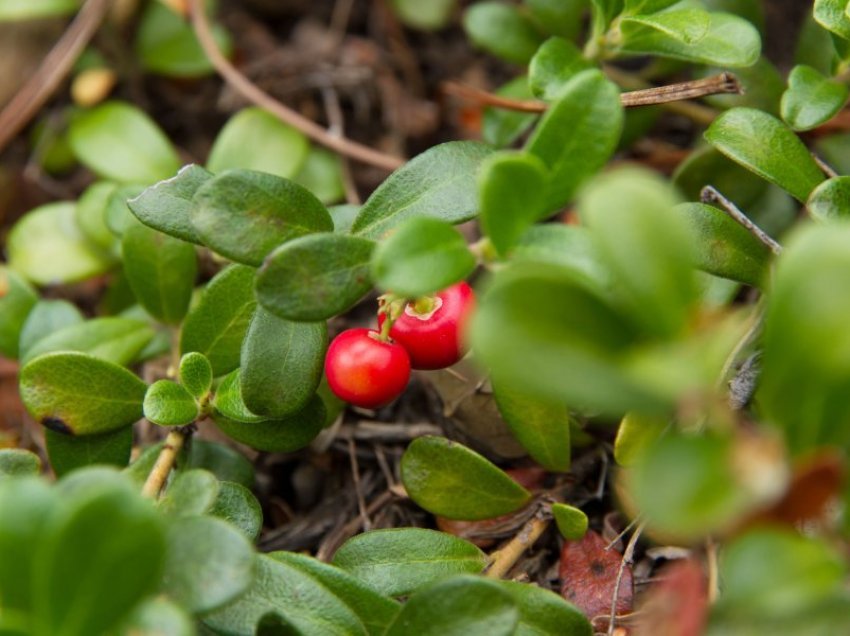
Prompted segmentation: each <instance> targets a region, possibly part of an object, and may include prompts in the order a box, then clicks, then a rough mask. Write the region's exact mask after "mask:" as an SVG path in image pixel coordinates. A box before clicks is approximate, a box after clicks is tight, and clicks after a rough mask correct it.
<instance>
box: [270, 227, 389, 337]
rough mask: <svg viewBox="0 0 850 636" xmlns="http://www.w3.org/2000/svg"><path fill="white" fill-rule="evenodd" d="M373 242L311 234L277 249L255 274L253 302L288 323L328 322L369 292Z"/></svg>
mask: <svg viewBox="0 0 850 636" xmlns="http://www.w3.org/2000/svg"><path fill="white" fill-rule="evenodd" d="M374 247H375V243H374V241H371V240H369V239H365V238H360V237H358V236H351V235H348V234H330V233H327V234H326V233H322V234H314V235H311V236H303V237H301V238H299V239H296V240H294V241H289V242H288V243H285V244H284V245H281V246H280V247H279V248H277V249H276V250H275V251H274V252H272V253H271V254H269V256H268V258H266V261H265V263H263V266H262V267H261V268H260V269H259V271H258V272H257V282H256V292H257V300H258V301H259V302H260V304H261V305H262V306H263V307H264V308H265V309H267V310H269V311H270V312H271V313H273V314H275V315H276V316H280V317H281V318H285V319H287V320H296V321H299V320H301V321H308V322H310V321H318V320H327V319H328V318H331V317H333V316H336V315H337V314H341V313H343V312H345V311H347V310H348V309H350V308H351V307H353V306H354V305H355V303H357V301H358V300H360V299H361V298H362V297H363V296H364V295H365V294H366V293H367V292H368V291H369V290H370V289H372V282H371V280H370V277H369V261H370V258H371V256H372V250H373V249H374Z"/></svg>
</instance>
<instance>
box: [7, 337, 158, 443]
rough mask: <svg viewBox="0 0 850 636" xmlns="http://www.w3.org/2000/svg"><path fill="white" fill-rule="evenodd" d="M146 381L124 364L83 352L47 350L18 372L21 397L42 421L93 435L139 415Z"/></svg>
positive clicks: (53, 426) (137, 417)
mask: <svg viewBox="0 0 850 636" xmlns="http://www.w3.org/2000/svg"><path fill="white" fill-rule="evenodd" d="M146 390H147V385H146V384H145V383H144V382H142V381H141V380H140V379H139V378H138V377H136V376H135V375H134V374H132V373H130V372H129V371H127V369H125V368H123V367H119V366H118V365H116V364H112V363H111V362H106V361H104V360H100V359H99V358H95V357H92V356H89V355H86V354H84V353H70V352H59V353H48V354H45V355H43V356H40V357H38V358H36V359H35V360H33V361H32V362H30V363H29V364H26V365H25V366H24V367H23V368H22V369H21V373H20V394H21V400H22V401H23V403H24V404H25V405H26V407H27V410H28V411H29V412H30V415H32V416H33V418H34V419H35V420H36V421H38V422H40V423H41V424H43V425H44V426H45V427H47V428H49V429H52V430H55V431H60V432H66V433H70V434H73V435H93V434H97V433H105V432H107V431H111V430H114V429H116V428H122V427H124V426H128V425H130V424H132V423H133V422H135V421H136V420H138V419H140V418H141V417H142V401H143V400H144V397H145V391H146Z"/></svg>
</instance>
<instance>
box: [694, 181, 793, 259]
mask: <svg viewBox="0 0 850 636" xmlns="http://www.w3.org/2000/svg"><path fill="white" fill-rule="evenodd" d="M699 196H700V200H701V201H702V202H703V203H717V204H719V205H720V207H721V208H722V209H723V210H724V211H725V212H726V214H728V215H729V216H731V217H732V218H733V219H734V220H735V221H737V222H738V224H739V225H741V226H742V227H743V228H744V229H746V230H747V231H748V232H749V233H750V234H752V235H753V236H755V237H756V238H757V239H758V240H759V241H761V242H762V243H763V244H764V245H765V246H767V248H768V249H769V250H770V251H771V252H773V253H774V254H780V253H781V252H782V246H781V245H780V244H779V243H777V242H776V241H774V240H773V239H772V238H771V237H770V236H768V234H767V232H765V231H764V230H763V229H761V228H760V227H759V226H758V225H756V224H755V223H753V222H752V221H751V220H750V218H749V217H748V216H747V215H746V214H744V213H743V212H741V210H740V209H739V208H738V206H736V205H735V204H734V203H732V202H731V201H730V200H729V199H727V198H726V197H724V196H723V195H722V194H720V192H719V191H718V190H717V189H716V188H715V187H714V186H705V187H704V188H703V189H702V190H701V191H700V193H699Z"/></svg>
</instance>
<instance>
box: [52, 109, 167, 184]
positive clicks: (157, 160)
mask: <svg viewBox="0 0 850 636" xmlns="http://www.w3.org/2000/svg"><path fill="white" fill-rule="evenodd" d="M68 141H69V142H70V144H71V148H72V149H73V151H74V154H75V155H77V158H78V159H79V160H80V161H81V162H82V163H83V164H85V165H86V166H87V167H88V168H90V169H91V170H92V171H93V172H94V173H95V174H97V175H98V176H100V177H103V178H104V179H111V180H113V181H118V182H122V183H154V182H156V181H161V180H162V179H168V178H169V177H171V176H173V175H174V173H175V172H177V169H178V168H180V159H179V158H178V157H177V153H176V152H175V151H174V148H173V147H172V146H171V143H170V142H169V141H168V138H167V137H166V136H165V134H164V133H163V132H162V130H160V128H159V127H158V126H157V125H156V124H155V123H154V121H153V120H152V119H151V118H150V117H148V115H147V114H145V113H144V112H143V111H141V110H140V109H138V108H137V107H135V106H133V105H131V104H128V103H125V102H106V103H104V104H101V105H99V106H96V107H95V108H93V109H91V110H86V111H82V112H80V113H78V114H77V115H76V116H75V117H74V119H73V120H72V121H71V125H70V127H69V129H68Z"/></svg>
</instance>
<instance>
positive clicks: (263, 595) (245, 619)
mask: <svg viewBox="0 0 850 636" xmlns="http://www.w3.org/2000/svg"><path fill="white" fill-rule="evenodd" d="M271 613H275V614H279V615H280V616H282V617H283V620H284V623H285V624H287V625H291V626H292V628H293V629H294V630H295V631H294V632H292V631H290V632H289V633H297V634H300V635H302V636H326V635H327V634H339V635H340V636H342V635H343V634H345V635H346V636H348V635H351V636H365V635H366V633H367V632H366V628H365V627H364V626H363V623H362V622H361V621H360V619H359V618H358V616H357V614H355V612H354V611H353V610H352V609H351V608H350V607H349V606H348V605H346V603H345V602H344V601H343V600H342V599H341V598H339V597H338V596H337V595H336V594H335V593H334V592H333V591H332V590H331V589H329V588H328V587H326V586H325V585H324V583H323V582H322V581H321V580H319V579H317V578H314V577H313V576H312V575H311V574H309V573H307V572H305V571H303V570H302V569H301V567H295V566H294V565H291V564H289V563H285V562H283V561H282V560H281V561H279V560H277V559H275V558H272V557H270V556H266V555H264V554H263V555H260V556H259V557H258V558H257V567H256V576H255V578H254V584H253V585H252V587H251V588H250V589H249V590H248V592H247V593H246V594H244V595H243V596H241V597H240V598H239V599H238V600H237V601H236V602H235V603H231V604H230V605H228V606H226V607H224V608H223V609H221V610H219V611H217V612H215V613H213V614H209V615H207V616H205V617H204V618H203V622H204V624H205V625H207V626H209V627H210V628H212V629H213V630H215V632H217V633H225V634H232V635H234V636H253V635H254V633H255V626H256V625H257V623H258V622H259V621H260V619H262V618H263V617H264V616H265V615H267V614H271ZM272 633H281V632H272Z"/></svg>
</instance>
